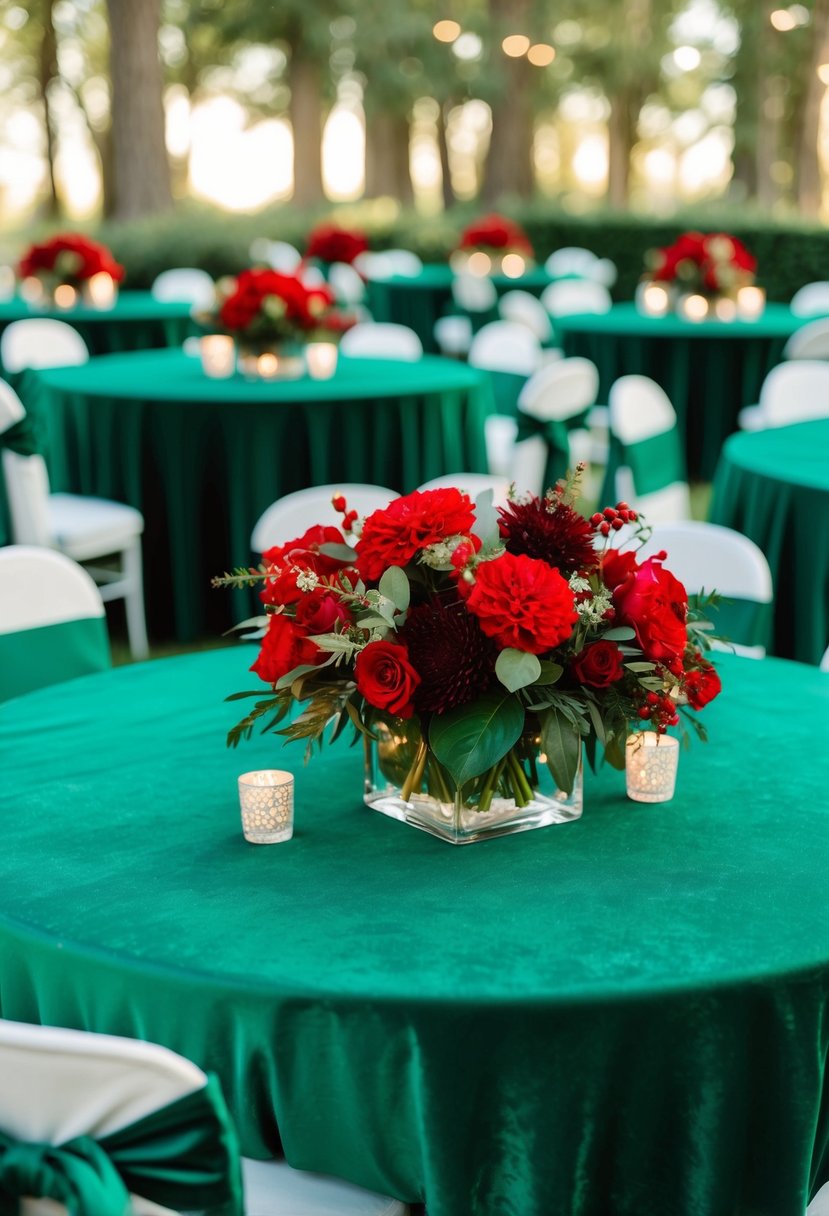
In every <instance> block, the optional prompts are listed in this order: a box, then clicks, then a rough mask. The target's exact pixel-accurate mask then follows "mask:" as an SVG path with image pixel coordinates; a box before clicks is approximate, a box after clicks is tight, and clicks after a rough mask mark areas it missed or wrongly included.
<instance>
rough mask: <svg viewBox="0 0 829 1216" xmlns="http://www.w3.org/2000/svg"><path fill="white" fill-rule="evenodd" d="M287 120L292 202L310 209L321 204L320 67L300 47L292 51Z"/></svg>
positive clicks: (321, 116)
mask: <svg viewBox="0 0 829 1216" xmlns="http://www.w3.org/2000/svg"><path fill="white" fill-rule="evenodd" d="M288 83H289V84H290V87H291V100H290V105H289V110H288V113H289V116H290V119H291V130H292V131H293V136H294V202H295V203H296V204H297V205H298V206H300V207H313V206H316V205H317V204H318V203H320V202H322V201H323V199H324V198H325V192H324V190H323V185H322V125H323V121H322V120H323V114H322V102H321V100H320V92H321V89H322V80H321V72H320V67H319V64H318V63H316V62H315V61H314V60H312V59H309V58H306V56H305V55H304V53H303V50H302V47H301V46H300V45H298V44H295V45H294V46H293V47H292V49H291V60H290V64H289V66H288Z"/></svg>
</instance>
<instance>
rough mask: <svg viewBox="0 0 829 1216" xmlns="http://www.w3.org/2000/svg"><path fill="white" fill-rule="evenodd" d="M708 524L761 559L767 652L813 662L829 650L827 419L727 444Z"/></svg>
mask: <svg viewBox="0 0 829 1216" xmlns="http://www.w3.org/2000/svg"><path fill="white" fill-rule="evenodd" d="M711 520H712V521H713V522H714V523H717V524H725V525H726V526H727V527H729V528H736V529H737V531H738V532H744V533H745V534H746V536H750V537H751V539H752V540H753V541H755V542H756V543H757V544H758V545H759V546H760V548H761V549H762V550H763V552H764V553H765V555H766V557H767V558H768V562H769V565H770V566H771V573H772V578H773V580H774V643H773V649H774V653H775V654H780V655H786V656H788V657H790V658H794V659H800V660H802V661H803V662H804V663H819V662H820V660H821V658H822V657H823V652H824V651H825V649H826V647H827V645H829V418H827V419H822V420H820V421H817V422H802V423H799V424H798V425H797V426H786V427H775V428H773V429H771V430H768V431H755V432H744V433H742V434H739V435H732V436H731V438H730V439H728V440H726V444H725V447H724V448H723V453H722V458H721V460H720V464H719V467H718V469H717V476H716V479H715V481H714V495H713V499H712V502H711Z"/></svg>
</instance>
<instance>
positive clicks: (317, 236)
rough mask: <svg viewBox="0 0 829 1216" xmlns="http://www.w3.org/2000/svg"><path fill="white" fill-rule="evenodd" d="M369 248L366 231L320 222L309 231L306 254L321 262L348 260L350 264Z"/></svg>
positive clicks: (307, 256)
mask: <svg viewBox="0 0 829 1216" xmlns="http://www.w3.org/2000/svg"><path fill="white" fill-rule="evenodd" d="M367 250H368V240H367V238H366V236H365V235H364V233H362V232H357V231H356V230H354V229H348V228H340V227H339V226H338V225H337V224H318V225H317V227H316V228H314V229H313V231H312V232H311V233H309V236H308V243H307V245H306V247H305V256H306V258H316V259H317V260H318V261H320V262H346V263H347V264H348V265H349V266H350V265H351V264H352V262H353V261H354V259H355V258H356V257H357V255H358V254H360V253H365V252H366V251H367Z"/></svg>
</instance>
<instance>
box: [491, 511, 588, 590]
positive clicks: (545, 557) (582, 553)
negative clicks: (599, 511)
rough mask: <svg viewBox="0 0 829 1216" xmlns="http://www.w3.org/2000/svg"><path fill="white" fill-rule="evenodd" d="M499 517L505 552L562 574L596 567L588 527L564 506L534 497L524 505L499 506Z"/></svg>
mask: <svg viewBox="0 0 829 1216" xmlns="http://www.w3.org/2000/svg"><path fill="white" fill-rule="evenodd" d="M499 514H500V516H501V518H500V520H499V526H500V529H501V539H502V540H503V541H504V543H505V545H506V548H507V552H508V553H514V554H515V555H516V557H517V556H519V555H520V554H522V553H523V554H525V555H526V556H527V557H536V558H539V559H540V560H541V561H542V562H546V563H547V565H548V566H554V567H555V568H556V569H557V570H561V571H562V573H563V574H565V575H569V574H573V573H575V571H577V570H594V569H595V568H596V567H597V566H598V564H599V558H598V554H597V552H596V550H595V548H594V547H593V532H592V529H591V527H590V524H589V522H588V521H587V520H586V519H585V518H584V517H583V516H582V515H579V513H578V511H574V510H573V508H572V507H570V506H568V505H567V503H564V502H561V501H560V500H558V499H555V498H553V499H552V500H550V499H548V498H536V497H535V496H534V495H533V497H532V498H530V499H529V500H528V501H526V502H511V503H509V505H508V506H506V507H501V508H500V509H499Z"/></svg>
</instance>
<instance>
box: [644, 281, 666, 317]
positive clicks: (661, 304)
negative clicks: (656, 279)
mask: <svg viewBox="0 0 829 1216" xmlns="http://www.w3.org/2000/svg"><path fill="white" fill-rule="evenodd" d="M636 303H637V304H638V305H639V308H640V310H641V311H642V312H644V313H647V315H648V316H650V317H664V316H665V314H666V312H667V311H668V308H669V307H670V303H671V297H670V295H669V293H668V290H667V288H665V287H663V286H662V285H661V284H660V283H646V284H644V285H643V286H642V289H641V291H638V292H637V293H636Z"/></svg>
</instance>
